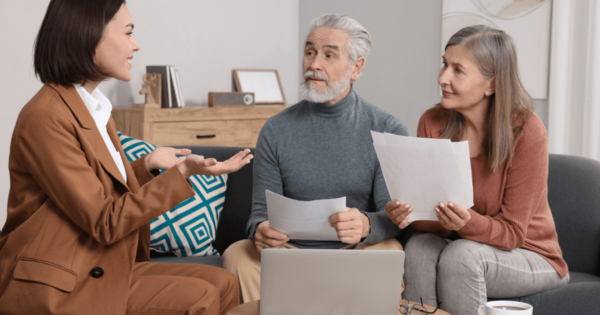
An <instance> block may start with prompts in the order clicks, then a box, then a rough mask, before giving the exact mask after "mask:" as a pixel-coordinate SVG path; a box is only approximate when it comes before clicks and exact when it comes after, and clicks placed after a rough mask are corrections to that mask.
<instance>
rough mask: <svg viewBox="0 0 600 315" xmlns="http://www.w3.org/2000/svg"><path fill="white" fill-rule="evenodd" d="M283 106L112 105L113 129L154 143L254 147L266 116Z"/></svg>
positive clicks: (284, 107) (273, 113)
mask: <svg viewBox="0 0 600 315" xmlns="http://www.w3.org/2000/svg"><path fill="white" fill-rule="evenodd" d="M286 108H287V106H264V107H254V106H231V107H229V106H227V107H226V106H223V107H187V108H113V111H112V116H113V119H114V120H115V124H116V125H117V130H119V131H120V132H121V133H123V134H125V135H128V136H130V137H133V138H135V139H140V140H144V141H146V142H149V143H152V144H155V145H157V146H167V145H169V146H173V145H207V146H233V147H255V146H256V141H257V140H258V134H259V132H260V129H261V128H262V126H263V125H264V124H265V122H266V121H267V119H268V118H269V117H271V116H273V115H275V114H277V113H279V112H280V111H282V110H284V109H286Z"/></svg>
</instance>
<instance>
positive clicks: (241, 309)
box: [227, 301, 450, 315]
mask: <svg viewBox="0 0 600 315" xmlns="http://www.w3.org/2000/svg"><path fill="white" fill-rule="evenodd" d="M410 304H411V305H412V304H414V303H413V302H410ZM417 304H419V303H417ZM424 306H425V308H426V309H427V311H430V312H431V311H433V310H435V307H432V306H429V305H424ZM259 314H260V301H252V302H248V303H244V304H240V305H238V306H236V307H234V308H232V309H231V310H230V311H229V312H227V315H259ZM434 314H435V315H450V314H448V313H446V312H444V311H442V310H439V309H438V310H437V311H436V312H435V313H434ZM398 315H402V314H401V313H400V311H398Z"/></svg>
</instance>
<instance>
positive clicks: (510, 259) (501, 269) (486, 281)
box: [404, 233, 569, 315]
mask: <svg viewBox="0 0 600 315" xmlns="http://www.w3.org/2000/svg"><path fill="white" fill-rule="evenodd" d="M405 252H406V260H405V263H404V283H405V285H406V287H405V290H404V298H405V299H407V300H409V301H417V302H418V301H419V298H423V303H425V304H428V305H433V306H436V305H437V303H438V300H439V301H441V302H442V305H441V309H443V310H444V311H446V312H448V313H450V314H453V315H454V314H457V315H469V314H478V310H479V307H480V306H481V305H483V304H485V303H486V302H487V298H488V297H490V298H515V297H521V296H527V295H530V294H534V293H537V292H541V291H544V290H549V289H553V288H556V287H559V286H562V285H565V284H567V283H569V276H568V275H567V276H566V277H564V278H562V279H561V278H560V276H559V274H558V273H557V272H556V270H555V269H554V268H553V267H552V265H550V263H548V261H546V260H545V259H544V258H542V257H541V256H540V255H538V254H536V253H534V252H532V251H528V250H526V249H522V248H517V249H514V250H511V251H504V250H500V249H496V248H494V247H492V246H489V245H486V244H482V243H478V242H474V241H469V240H465V239H459V240H456V241H450V240H447V239H444V238H443V237H440V236H437V235H435V234H431V233H417V234H415V235H413V236H412V237H411V238H410V239H409V240H408V242H407V244H406V246H405Z"/></svg>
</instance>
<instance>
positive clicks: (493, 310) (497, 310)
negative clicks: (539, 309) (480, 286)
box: [479, 301, 533, 315]
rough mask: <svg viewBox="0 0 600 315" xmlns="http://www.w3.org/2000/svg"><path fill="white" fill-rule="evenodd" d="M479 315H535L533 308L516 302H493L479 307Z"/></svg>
mask: <svg viewBox="0 0 600 315" xmlns="http://www.w3.org/2000/svg"><path fill="white" fill-rule="evenodd" d="M479 315H533V306H531V305H530V304H527V303H523V302H515V301H492V302H487V303H485V304H484V305H481V307H479Z"/></svg>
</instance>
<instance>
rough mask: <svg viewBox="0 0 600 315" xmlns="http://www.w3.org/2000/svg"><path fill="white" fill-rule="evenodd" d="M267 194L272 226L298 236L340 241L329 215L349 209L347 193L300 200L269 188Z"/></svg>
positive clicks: (291, 235)
mask: <svg viewBox="0 0 600 315" xmlns="http://www.w3.org/2000/svg"><path fill="white" fill-rule="evenodd" d="M265 194H266V197H267V214H268V216H269V226H270V227H272V228H274V229H276V230H278V231H281V232H283V233H285V234H287V235H289V236H290V238H291V239H295V240H313V241H339V239H338V236H337V233H336V231H335V229H334V228H332V227H331V225H329V217H330V216H331V215H332V214H335V213H338V212H341V211H346V197H341V198H336V199H323V200H312V201H299V200H294V199H290V198H287V197H284V196H281V195H279V194H276V193H274V192H272V191H269V190H266V191H265Z"/></svg>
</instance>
